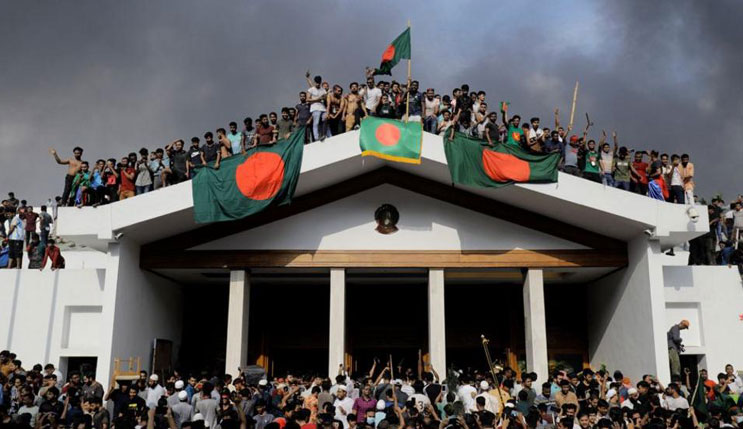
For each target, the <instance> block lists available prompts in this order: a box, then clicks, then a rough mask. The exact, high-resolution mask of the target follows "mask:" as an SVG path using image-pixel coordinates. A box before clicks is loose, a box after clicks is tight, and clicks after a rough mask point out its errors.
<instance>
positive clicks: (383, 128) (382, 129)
mask: <svg viewBox="0 0 743 429" xmlns="http://www.w3.org/2000/svg"><path fill="white" fill-rule="evenodd" d="M422 141H423V125H422V124H421V123H420V122H415V121H411V122H404V121H398V120H396V119H385V118H377V117H374V116H368V117H366V118H364V119H363V120H362V121H361V134H360V137H359V145H360V146H361V156H376V157H377V158H382V159H386V160H389V161H396V162H405V163H408V164H420V163H421V144H422Z"/></svg>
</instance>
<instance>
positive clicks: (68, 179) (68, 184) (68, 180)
mask: <svg viewBox="0 0 743 429" xmlns="http://www.w3.org/2000/svg"><path fill="white" fill-rule="evenodd" d="M73 180H75V176H70V175H69V174H68V175H66V176H65V177H64V190H63V191H62V205H63V206H66V205H67V200H68V199H69V198H70V192H71V191H72V181H73ZM73 202H74V199H73Z"/></svg>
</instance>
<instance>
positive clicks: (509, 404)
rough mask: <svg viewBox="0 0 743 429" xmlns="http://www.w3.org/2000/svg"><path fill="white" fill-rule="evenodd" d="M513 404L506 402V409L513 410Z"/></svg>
mask: <svg viewBox="0 0 743 429" xmlns="http://www.w3.org/2000/svg"><path fill="white" fill-rule="evenodd" d="M514 407H515V406H514V405H513V402H506V408H514Z"/></svg>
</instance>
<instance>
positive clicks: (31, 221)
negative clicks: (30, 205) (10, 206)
mask: <svg viewBox="0 0 743 429" xmlns="http://www.w3.org/2000/svg"><path fill="white" fill-rule="evenodd" d="M23 218H24V219H25V220H26V231H31V232H34V231H36V219H38V218H39V214H38V213H36V212H34V213H31V212H26V213H24V216H23Z"/></svg>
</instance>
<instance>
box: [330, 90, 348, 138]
mask: <svg viewBox="0 0 743 429" xmlns="http://www.w3.org/2000/svg"><path fill="white" fill-rule="evenodd" d="M342 94H343V88H341V86H340V85H333V92H331V93H330V94H328V102H327V109H328V119H327V122H326V124H327V127H328V129H329V130H330V133H331V134H332V135H338V134H340V133H342V132H343V129H342V128H341V125H340V124H341V114H343V109H344V107H345V104H344V103H345V102H346V99H345V98H344V97H343V95H342Z"/></svg>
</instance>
